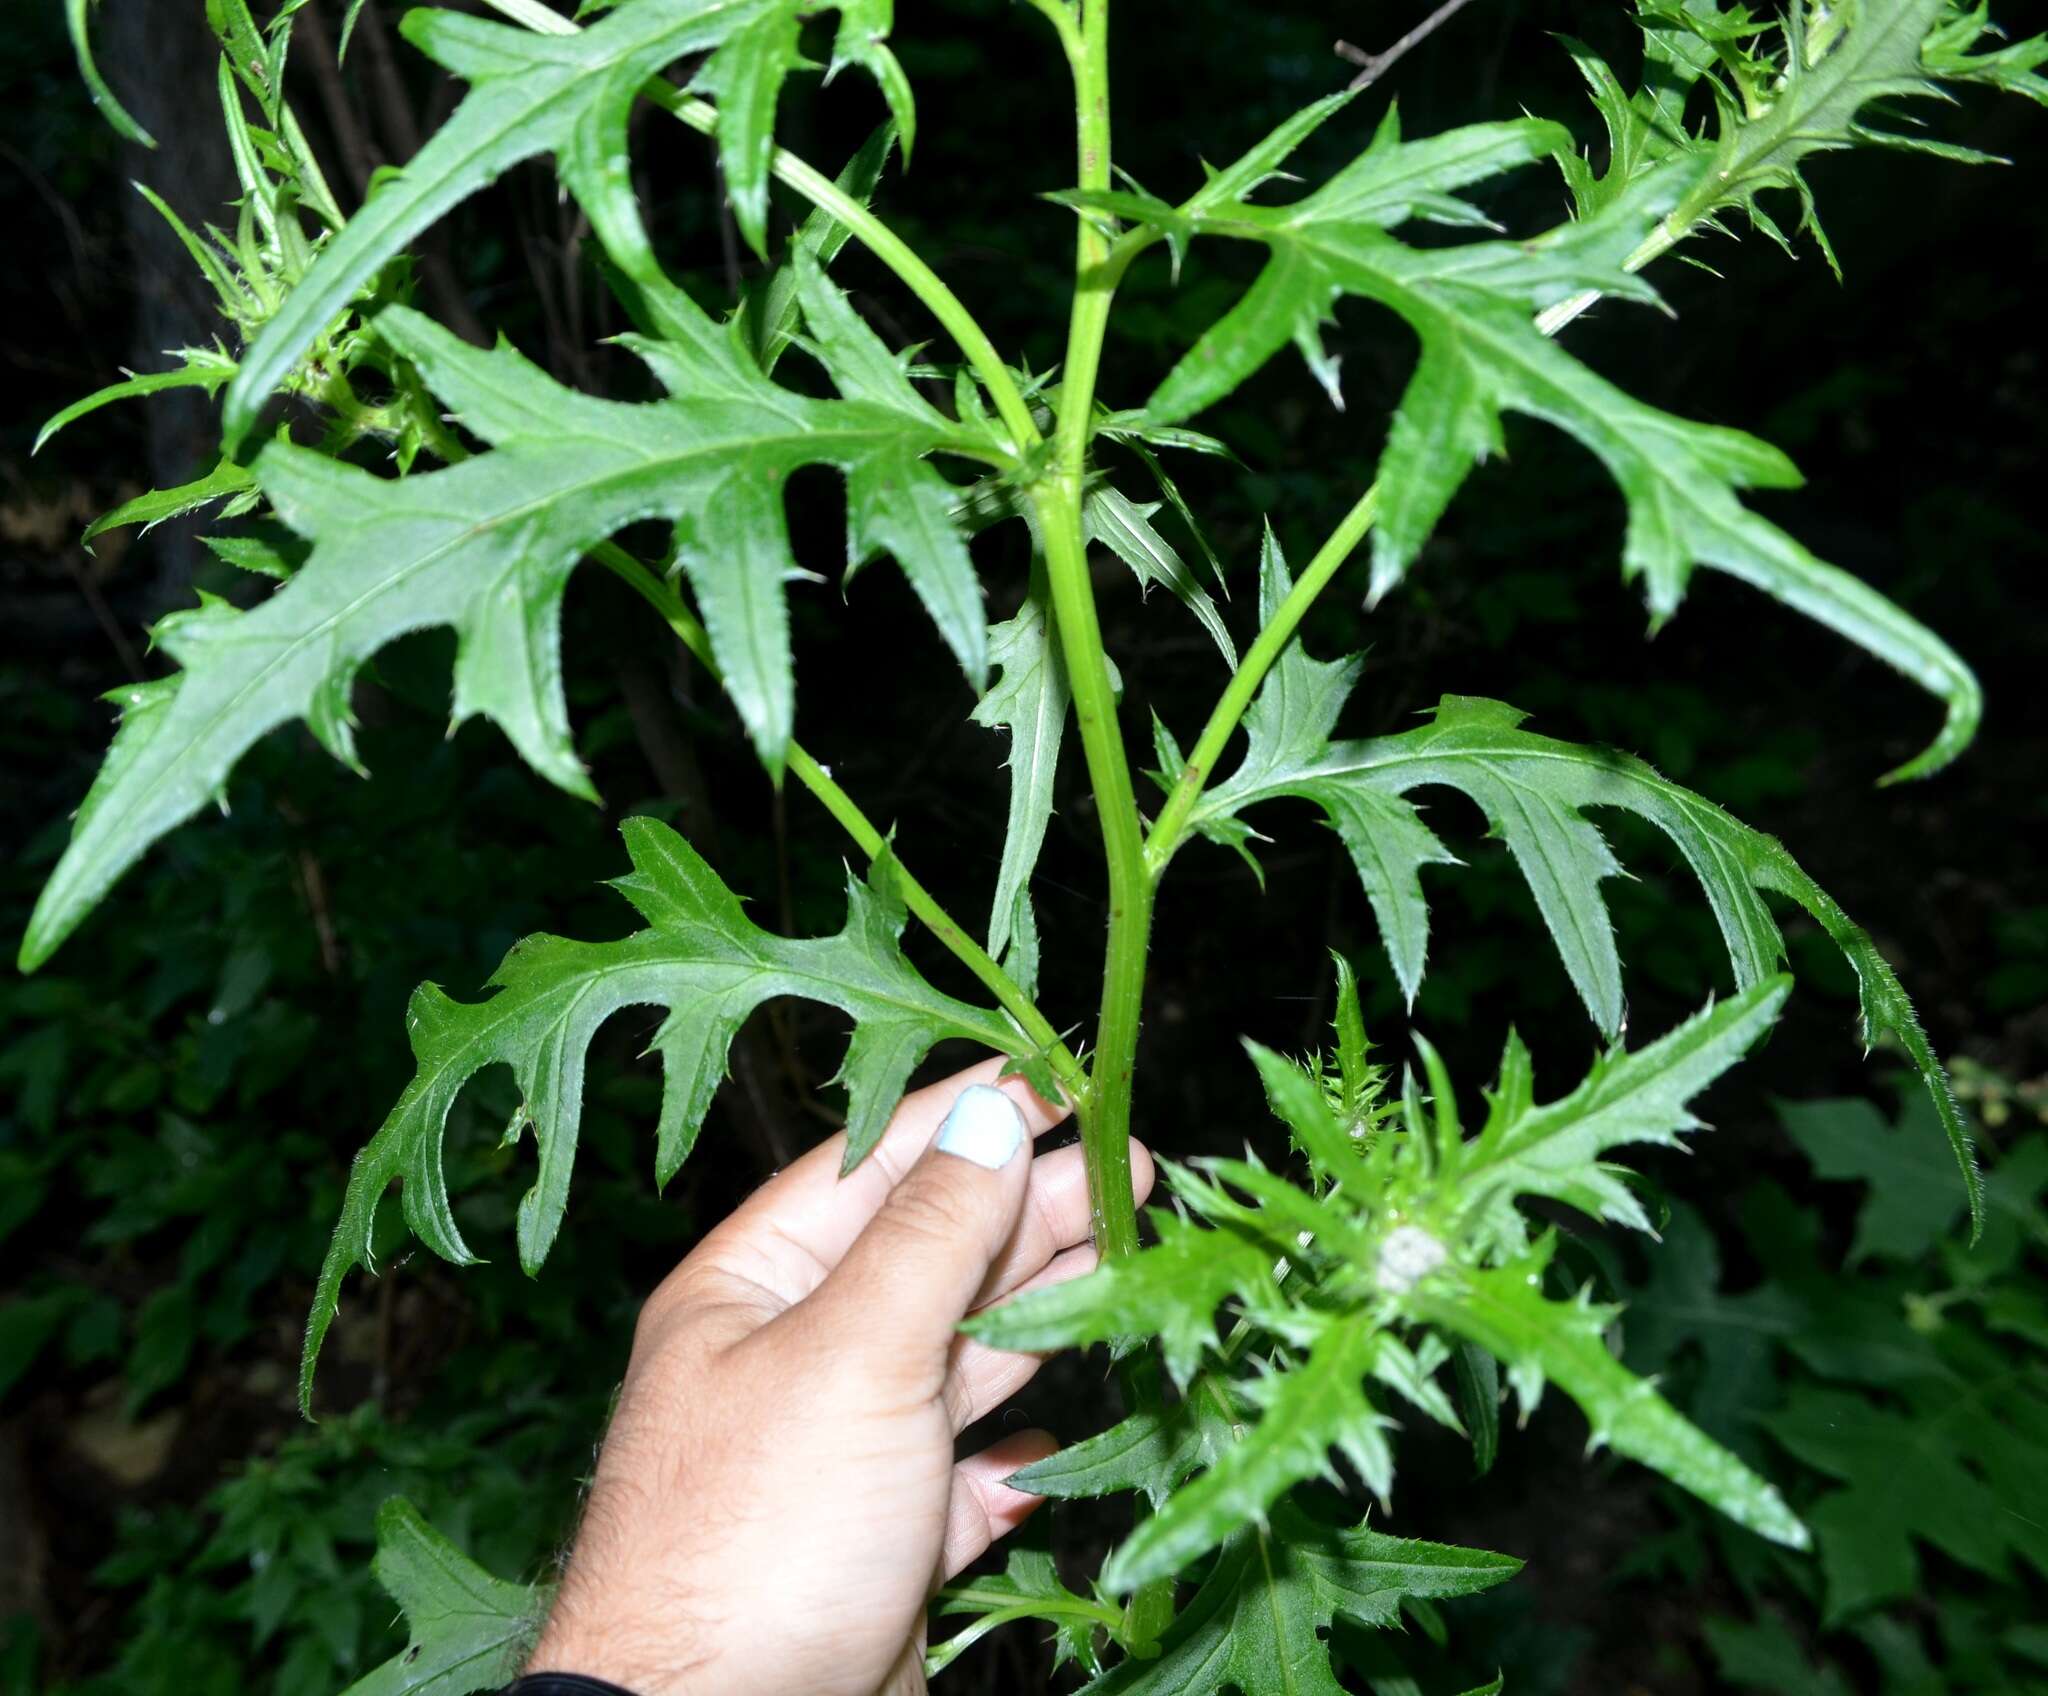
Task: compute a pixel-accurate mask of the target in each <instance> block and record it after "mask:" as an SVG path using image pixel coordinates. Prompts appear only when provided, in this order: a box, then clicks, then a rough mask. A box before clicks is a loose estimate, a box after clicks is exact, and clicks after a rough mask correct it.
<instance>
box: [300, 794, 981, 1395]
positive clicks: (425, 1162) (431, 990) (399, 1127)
mask: <svg viewBox="0 0 2048 1696" xmlns="http://www.w3.org/2000/svg"><path fill="white" fill-rule="evenodd" d="M625 837H626V848H627V852H628V854H629V855H630V856H631V858H632V862H633V870H632V872H631V873H630V874H629V875H627V876H625V877H622V878H620V879H618V880H617V882H616V883H615V885H614V887H615V888H617V889H618V890H619V892H620V893H621V894H623V895H624V896H625V897H626V899H627V900H628V901H630V902H631V903H632V905H633V907H634V909H635V910H636V911H637V912H638V913H639V914H640V916H641V917H642V918H643V919H645V920H646V921H647V928H646V929H644V930H640V931H636V932H634V933H633V934H632V935H631V936H627V937H623V938H621V939H620V940H619V941H617V942H572V941H569V940H566V939H564V938H562V937H556V936H530V937H528V938H526V939H525V940H524V941H523V942H521V943H519V944H518V945H517V946H516V947H514V948H513V950H512V952H511V953H510V954H508V955H507V956H506V957H505V960H504V963H503V964H502V965H500V966H499V968H498V970H497V972H496V973H495V974H494V975H493V976H492V978H491V984H492V987H493V988H495V989H496V991H497V993H496V994H495V995H493V996H492V997H491V998H490V999H488V1000H486V1001H480V1002H474V1003H464V1002H458V1001H451V1000H450V999H449V998H448V997H447V996H446V995H444V994H442V992H441V991H440V990H439V989H438V988H437V987H436V986H434V985H433V984H424V985H422V986H421V987H420V988H419V989H418V990H417V991H416V992H415V993H414V995H413V999H412V1004H411V1006H410V1007H409V1008H408V1009H407V1012H406V1025H407V1028H408V1030H409V1031H410V1033H411V1037H412V1047H413V1055H414V1057H415V1059H416V1060H417V1062H418V1067H419V1070H418V1072H417V1074H416V1075H415V1077H414V1078H413V1081H412V1083H411V1084H409V1085H408V1086H407V1088H406V1091H405V1093H404V1095H402V1096H401V1097H400V1098H399V1100H398V1103H397V1105H396V1106H395V1107H393V1108H392V1110H391V1115H390V1117H389V1118H387V1119H386V1120H385V1121H384V1123H383V1125H382V1126H381V1127H380V1128H379V1129H378V1131H377V1134H376V1135H375V1136H374V1137H372V1138H371V1139H370V1141H369V1143H368V1145H367V1146H366V1147H365V1148H364V1149H363V1151H362V1152H361V1153H360V1154H359V1155H357V1156H356V1161H355V1165H354V1168H353V1169H352V1170H351V1171H350V1173H349V1183H348V1193H347V1195H346V1197H345V1198H344V1200H343V1202H342V1212H341V1219H340V1221H339V1223H338V1224H337V1225H336V1226H335V1230H334V1240H333V1243H332V1244H331V1245H330V1246H329V1248H328V1251H327V1258H326V1261H325V1263H324V1264H323V1265H322V1267H321V1269H320V1287H319V1291H318V1294H317V1295H316V1297H315V1300H314V1304H313V1311H312V1314H311V1316H310V1317H309V1319H308V1321H307V1326H306V1350H305V1359H304V1365H303V1369H302V1375H301V1378H300V1396H301V1399H302V1401H303V1400H309V1399H310V1396H311V1390H312V1374H313V1366H314V1362H315V1361H316V1360H317V1358H318V1356H319V1352H320V1345H321V1342H322V1340H323V1339H324V1338H325V1336H326V1334H327V1328H328V1326H329V1325H330V1324H331V1323H332V1321H333V1318H334V1310H335V1304H336V1302H337V1301H338V1299H339V1297H340V1293H341V1285H342V1280H343V1279H344V1278H346V1277H347V1276H348V1273H349V1271H350V1269H351V1268H352V1267H355V1266H359V1265H360V1266H368V1265H370V1263H371V1243H372V1226H373V1225H374V1223H375V1220H376V1213H377V1204H378V1202H379V1201H380V1200H381V1198H382V1197H383V1194H384V1191H385V1189H386V1188H387V1186H388V1185H389V1184H390V1183H391V1181H392V1179H394V1178H402V1179H403V1181H404V1185H403V1191H402V1200H403V1202H404V1206H405V1217H406V1222H407V1223H408V1224H409V1225H410V1226H411V1227H412V1230H413V1232H414V1234H415V1235H417V1236H418V1237H419V1238H420V1239H421V1240H422V1241H423V1242H425V1243H426V1244H427V1246H428V1247H430V1248H431V1249H433V1250H434V1252H435V1253H436V1254H439V1255H441V1256H442V1257H443V1258H445V1259H447V1260H450V1261H453V1262H455V1263H456V1264H458V1265H463V1264H469V1263H471V1262H473V1261H474V1260H475V1258H476V1257H475V1256H474V1255H473V1254H471V1252H470V1250H469V1245H468V1244H467V1243H466V1242H464V1241H463V1238H462V1233H461V1231H460V1230H459V1229H458V1228H457V1226H456V1223H455V1215H454V1212H453V1210H452V1208H451V1207H450V1205H449V1199H448V1187H447V1179H446V1175H445V1173H444V1172H443V1170H442V1163H441V1142H442V1137H443V1135H444V1134H445V1131H446V1127H447V1120H448V1113H449V1110H450V1108H452V1107H453V1106H454V1104H455V1099H456V1097H457V1096H458V1095H460V1094H461V1092H462V1089H463V1087H464V1085H465V1084H466V1083H467V1082H468V1081H469V1080H470V1079H471V1078H473V1077H474V1076H475V1075H476V1074H477V1073H478V1072H480V1071H482V1070H483V1069H484V1068H485V1067H486V1066H491V1065H497V1064H501V1063H502V1064H504V1065H508V1066H510V1067H511V1068H512V1071H513V1074H514V1076H515V1078H516V1079H517V1081H518V1084H519V1087H520V1090H521V1092H522V1094H523V1096H524V1100H525V1105H524V1108H523V1109H522V1117H521V1122H522V1123H523V1124H524V1125H527V1126H530V1127H531V1128H532V1131H533V1139H534V1147H535V1152H536V1154H537V1155H538V1158H539V1163H540V1171H539V1174H538V1176H537V1177H536V1178H535V1180H534V1184H533V1187H532V1188H531V1189H529V1190H528V1191H527V1193H526V1194H525V1196H523V1197H522V1198H521V1200H520V1203H519V1214H518V1240H519V1262H520V1265H521V1266H523V1267H524V1268H525V1269H526V1270H527V1271H528V1272H532V1271H535V1270H537V1269H538V1268H539V1266H540V1264H541V1262H542V1261H543V1260H544V1259H546V1257H547V1253H548V1250H549V1248H550V1247H551V1246H552V1245H553V1243H554V1240H555V1234H556V1232H557V1231H558V1230H559V1229H560V1227H561V1223H562V1214H563V1210H564V1208H565V1207H566V1206H567V1203H568V1195H569V1180H570V1175H571V1172H572V1169H573V1167H574V1164H575V1158H576V1138H577V1130H578V1126H579V1125H580V1123H581V1120H582V1112H583V1063H584V1051H585V1049H586V1048H587V1047H588V1046H589V1043H590V1040H591V1038H592V1036H593V1035H594V1034H595V1033H596V1031H597V1029H598V1027H599V1026H600V1025H602V1024H603V1023H604V1022H605V1020H606V1019H608V1018H610V1017H611V1016H612V1015H613V1014H614V1013H616V1012H618V1011H619V1010H620V1009H621V1008H624V1007H637V1006H647V1005H655V1006H662V1007H666V1008H667V1009H668V1010H669V1016H668V1018H667V1019H666V1020H664V1021H663V1023H662V1025H661V1027H660V1029H659V1030H657V1031H656V1032H655V1034H654V1036H653V1038H652V1039H651V1040H650V1042H649V1043H648V1052H649V1053H653V1054H659V1055H660V1056H661V1060H662V1069H663V1088H662V1103H661V1116H660V1120H659V1123H658V1125H657V1127H656V1132H655V1157H654V1169H655V1178H656V1181H657V1182H659V1183H664V1184H665V1183H667V1181H668V1180H669V1179H670V1178H671V1177H673V1176H674V1175H675V1173H676V1171H677V1169H678V1168H679V1167H680V1166H681V1165H682V1163H683V1161H684V1160H685V1159H686V1158H687V1157H688V1155H689V1152H690V1148H691V1145H692V1144H693V1143H694V1142H695V1141H696V1137H697V1131H698V1128H699V1126H700V1125H702V1123H703V1120H704V1114H705V1111H706V1110H707V1109H708V1108H709V1107H710V1105H711V1098H712V1095H713V1094H714V1092H715V1091H716V1090H717V1088H718V1085H719V1083H720V1081H721V1080H722V1079H723V1078H724V1076H725V1066H726V1053H727V1050H728V1049H729V1048H730V1046H731V1044H732V1039H733V1037H734V1036H735V1034H736V1033H737V1032H738V1030H739V1028H740V1026H741V1024H743V1023H744V1022H745V1020H746V1018H747V1016H748V1015H749V1014H750V1013H752V1012H753V1010H754V1009H755V1008H756V1007H758V1006H759V1005H760V1004H761V1003H762V1002H763V1001H767V1000H771V999H773V998H774V997H776V996H781V995H798V996H802V997H804V998H806V999H807V1000H812V1001H820V1002H824V1003H825V1004H826V1005H828V1006H832V1007H837V1008H839V1009H840V1010H841V1011H842V1012H844V1013H846V1014H847V1015H848V1016H849V1017H850V1018H851V1019H852V1020H853V1022H854V1029H853V1037H852V1040H851V1041H850V1042H849V1044H848V1045H847V1050H846V1059H845V1062H844V1063H843V1064H842V1065H841V1067H840V1069H839V1080H840V1081H841V1082H843V1083H844V1084H845V1085H846V1088H847V1092H848V1096H849V1098H850V1100H849V1107H848V1114H847V1124H846V1139H847V1146H846V1164H847V1167H848V1169H849V1170H850V1169H851V1168H852V1167H853V1165H854V1164H855V1163H857V1162H858V1161H860V1160H861V1159H862V1158H864V1157H865V1156H866V1154H867V1153H868V1151H869V1150H870V1149H872V1148H873V1147H874V1145H875V1144H876V1142H878V1141H879V1140H880V1139H881V1135H882V1132H883V1130H884V1129H885V1128H886V1127H887V1125H888V1122H889V1116H890V1114H891V1113H893V1112H894V1111H895V1108H896V1103H897V1101H898V1099H899V1098H900V1097H901V1096H902V1094H903V1087H904V1084H905V1082H906V1081H907V1080H908V1078H909V1076H910V1073H911V1070H912V1068H914V1067H915V1066H916V1065H917V1063H918V1062H919V1061H920V1060H922V1059H923V1058H924V1056H925V1055H926V1053H928V1052H929V1051H930V1049H931V1048H932V1047H933V1045H934V1044H936V1043H939V1042H942V1041H944V1040H945V1039H946V1038H948V1037H962V1038H965V1039H967V1040H969V1041H972V1042H976V1043H979V1044H981V1045H982V1046H983V1047H985V1048H991V1049H994V1050H996V1051H998V1052H1001V1053H1012V1052H1015V1051H1016V1050H1017V1049H1018V1048H1019V1046H1020V1039H1019V1037H1018V1036H1017V1034H1016V1031H1015V1029H1014V1028H1013V1027H1012V1026H1011V1024H1010V1023H1009V1021H1008V1020H1006V1019H1005V1018H1004V1017H1003V1016H1002V1015H1001V1014H999V1013H994V1012H985V1011H983V1010H982V1009H980V1008H976V1007H971V1006H969V1005H968V1004H967V1003H965V1002H963V1001H956V1000H954V999H953V998H952V997H951V996H949V995H942V994H940V993H939V992H938V991H937V990H935V989H933V988H932V987H931V986H930V985H928V984H927V983H926V982H925V981H924V979H923V978H921V977H919V976H918V974H917V972H916V971H915V970H914V969H913V968H912V966H911V965H910V962H909V961H908V960H906V959H905V958H904V956H903V953H902V951H901V949H899V948H898V947H897V942H896V939H897V937H898V935H899V934H900V933H901V931H902V928H903V913H902V911H901V909H900V908H899V907H897V906H896V905H895V904H894V900H893V897H892V896H891V895H890V894H889V889H890V887H891V885H890V876H891V874H890V872H889V870H888V868H889V865H890V862H889V861H888V860H887V858H886V857H885V858H884V859H882V860H879V861H877V862H876V865H877V867H878V875H877V877H876V880H875V883H874V884H873V885H872V886H871V885H869V884H864V883H861V882H859V881H858V880H855V879H852V878H849V880H848V884H847V897H846V899H847V916H846V926H845V928H844V929H843V930H842V931H840V933H839V934H838V935H837V936H831V937H822V938H817V939H807V940H792V939H789V938H784V937H779V936H773V935H771V934H770V933H768V932H767V931H764V930H762V929H761V928H760V927H759V926H758V925H756V924H754V923H753V922H752V921H751V920H749V919H748V918H747V916H746V915H745V913H743V912H742V911H741V909H740V901H739V897H737V896H736V895H734V894H733V893H732V891H731V890H729V889H727V888H726V886H725V885H724V884H723V883H722V882H720V881H719V878H718V874H717V873H716V872H714V871H712V869H711V868H710V867H709V866H708V865H706V864H705V863H704V861H703V859H702V858H701V857H700V856H699V855H698V854H697V852H696V850H694V849H693V848H691V847H690V845H689V844H688V843H687V842H685V841H684V840H683V839H682V838H681V837H680V836H678V835H676V833H675V832H674V831H672V830H670V829H669V828H668V827H667V826H666V825H663V824H659V823H657V822H656V821H654V820H653V819H645V818H636V819H628V820H627V821H626V824H625Z"/></svg>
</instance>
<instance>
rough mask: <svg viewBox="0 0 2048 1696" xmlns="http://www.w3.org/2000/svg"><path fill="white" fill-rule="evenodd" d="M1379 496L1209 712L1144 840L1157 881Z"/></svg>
mask: <svg viewBox="0 0 2048 1696" xmlns="http://www.w3.org/2000/svg"><path fill="white" fill-rule="evenodd" d="M1379 496H1380V489H1379V485H1378V484H1377V483H1375V484H1373V486H1372V487H1371V488H1369V489H1367V490H1366V491H1365V493H1364V494H1362V495H1360V496H1359V497H1358V500H1357V502H1356V504H1355V505H1353V507H1352V508H1351V510H1350V511H1349V512H1347V513H1346V514H1345V515H1344V518H1343V521H1342V522H1341V523H1340V524H1339V525H1338V526H1337V528H1336V529H1335V530H1333V531H1331V532H1330V537H1329V540H1328V541H1326V542H1324V543H1323V545H1322V546H1321V547H1320V548H1318V549H1317V550H1316V554H1315V558H1313V559H1312V560H1310V561H1309V562H1308V565H1307V567H1306V568H1305V569H1304V570H1303V571H1302V574H1301V576H1300V577H1298V578H1297V579H1295V584H1294V587H1293V588H1292V589H1291V590H1289V591H1288V594H1287V599H1286V600H1284V601H1282V602H1281V603H1280V607H1279V610H1278V611H1277V612H1275V613H1274V615H1273V617H1272V618H1271V619H1270V620H1269V621H1268V622H1267V624H1266V627H1265V628H1264V629H1263V630H1261V631H1260V632H1259V634H1258V636H1257V638H1256V639H1255V640H1254V641H1253V643H1252V645H1251V647H1250V648H1248V649H1247V650H1246V651H1245V656H1244V660H1243V662H1242V663H1241V664H1240V665H1239V666H1238V668H1237V671H1236V673H1235V674H1234V675H1233V676H1232V677H1231V679H1230V682H1229V684H1228V685H1227V686H1226V687H1225V689H1224V691H1223V693H1222V695H1221V696H1220V697H1219V698H1218V699H1217V702H1216V705H1215V708H1214V709H1213V710H1212V711H1211V712H1210V714H1209V722H1208V723H1207V724H1205V725H1204V726H1203V727H1202V734H1201V735H1200V737H1198V738H1197V739H1196V742H1195V745H1194V748H1193V749H1192V750H1191V751H1190V752H1189V754H1188V760H1187V764H1186V766H1185V767H1183V768H1182V770H1181V774H1180V777H1179V779H1178V781H1176V782H1175V784H1174V786H1173V790H1172V792H1171V793H1170V794H1169V795H1168V796H1167V798H1166V805H1165V806H1164V807H1162V808H1160V810H1159V817H1158V818H1157V819H1156V820H1155V821H1154V823H1153V825H1152V829H1151V831H1150V833H1149V834H1148V835H1147V836H1146V838H1145V868H1146V873H1147V875H1148V876H1149V877H1151V878H1152V880H1153V881H1154V882H1155V883H1156V882H1157V881H1158V879H1159V878H1160V877H1161V876H1163V875H1164V874H1165V871H1166V867H1167V863H1168V862H1169V861H1170V860H1172V858H1173V851H1174V849H1175V848H1177V847H1178V846H1179V845H1180V839H1181V837H1182V836H1183V835H1184V834H1185V833H1186V831H1187V823H1188V815H1189V814H1190V813H1192V812H1193V811H1194V809H1195V805H1196V803H1197V802H1199V801H1200V800H1201V798H1202V791H1203V789H1204V788H1205V787H1207V785H1208V782H1209V779H1210V777H1211V775H1212V774H1213V773H1214V772H1215V770H1216V762H1217V761H1218V760H1220V759H1221V758H1222V757H1223V750H1224V749H1225V748H1226V747H1228V746H1229V744H1230V736H1231V732H1232V731H1234V730H1236V728H1237V725H1238V721H1239V720H1240V719H1242V718H1243V717H1244V715H1245V709H1246V708H1247V707H1249V706H1250V705H1251V704H1252V698H1253V697H1254V696H1255V695H1257V694H1258V692H1259V685H1260V684H1262V683H1264V682H1265V680H1266V673H1267V672H1269V671H1271V670H1272V669H1273V662H1274V661H1275V660H1277V659H1279V657H1280V656H1281V654H1282V653H1283V652H1285V650H1286V647H1287V644H1288V643H1289V642H1291V641H1293V640H1294V632H1295V630H1296V628H1297V627H1298V626H1299V625H1300V623H1301V621H1302V619H1303V618H1304V617H1305V616H1306V615H1307V613H1308V609H1309V608H1310V607H1312V606H1313V605H1315V601H1316V597H1317V596H1318V595H1320V594H1321V593H1322V592H1323V590H1324V589H1325V588H1326V587H1327V586H1328V585H1329V582H1330V579H1331V578H1332V577H1334V576H1336V575H1337V571H1338V568H1339V567H1341V566H1342V565H1343V564H1344V562H1345V561H1346V560H1348V559H1349V558H1350V557H1351V555H1352V553H1353V551H1354V550H1355V549H1356V548H1357V546H1358V544H1359V543H1360V542H1362V541H1363V540H1364V539H1365V533H1366V532H1367V531H1368V530H1370V529H1371V528H1372V521H1373V519H1374V517H1375V516H1376V515H1377V514H1378V512H1379Z"/></svg>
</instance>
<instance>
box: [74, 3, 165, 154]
mask: <svg viewBox="0 0 2048 1696" xmlns="http://www.w3.org/2000/svg"><path fill="white" fill-rule="evenodd" d="M92 4H93V0H64V27H65V28H66V29H67V30H68V31H70V34H71V53H72V57H73V58H74V59H76V60H77V62H78V75H79V80H80V81H82V82H83V83H84V84H85V87H86V92H87V93H89V94H90V95H91V96H92V103H93V105H94V106H95V107H97V108H98V109H99V114H100V116H101V117H103V118H105V119H106V120H107V123H108V124H109V126H111V127H112V129H113V130H114V132H115V133H116V134H117V135H119V136H120V137H121V139H122V140H123V141H132V142H134V143H135V144H136V145H137V146H138V147H154V146H156V138H155V137H154V136H152V135H151V134H150V133H149V131H147V130H146V129H144V128H143V127H142V126H141V125H140V124H138V123H137V122H136V121H135V120H134V119H133V118H132V117H130V116H129V115H128V109H127V108H126V107H125V106H123V105H122V104H121V102H120V101H118V100H116V99H115V98H114V91H113V90H112V89H111V88H109V87H108V86H107V79H106V78H105V77H103V76H101V75H100V68H99V65H98V63H97V61H95V60H94V58H93V54H92Z"/></svg>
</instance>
